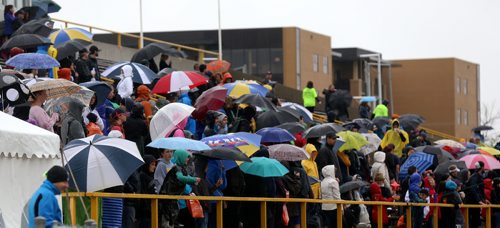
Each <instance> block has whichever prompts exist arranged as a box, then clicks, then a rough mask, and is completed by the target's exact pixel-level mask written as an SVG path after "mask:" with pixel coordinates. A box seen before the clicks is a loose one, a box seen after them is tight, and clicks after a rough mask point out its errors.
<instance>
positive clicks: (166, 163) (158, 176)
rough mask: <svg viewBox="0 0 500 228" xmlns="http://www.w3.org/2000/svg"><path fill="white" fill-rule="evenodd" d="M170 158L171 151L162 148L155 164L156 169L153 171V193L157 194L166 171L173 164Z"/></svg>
mask: <svg viewBox="0 0 500 228" xmlns="http://www.w3.org/2000/svg"><path fill="white" fill-rule="evenodd" d="M170 159H172V151H171V150H163V151H162V152H161V154H160V159H158V163H157V165H156V170H155V173H154V185H155V193H156V194H158V193H159V192H160V188H161V186H162V185H163V181H164V180H165V177H166V176H167V173H168V172H169V171H170V169H172V167H174V164H173V163H172V162H171V161H170Z"/></svg>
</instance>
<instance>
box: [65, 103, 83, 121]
mask: <svg viewBox="0 0 500 228" xmlns="http://www.w3.org/2000/svg"><path fill="white" fill-rule="evenodd" d="M84 108H85V105H84V104H83V103H82V102H80V101H79V100H76V99H71V101H70V102H69V103H68V115H70V116H72V117H73V118H75V119H76V120H78V121H82V120H83V118H82V113H83V109H84Z"/></svg>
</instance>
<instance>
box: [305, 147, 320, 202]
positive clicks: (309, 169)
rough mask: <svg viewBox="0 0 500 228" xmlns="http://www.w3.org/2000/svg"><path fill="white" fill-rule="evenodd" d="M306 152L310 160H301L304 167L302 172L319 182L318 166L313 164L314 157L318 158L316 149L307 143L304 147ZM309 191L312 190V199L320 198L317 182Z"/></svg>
mask: <svg viewBox="0 0 500 228" xmlns="http://www.w3.org/2000/svg"><path fill="white" fill-rule="evenodd" d="M306 152H307V153H308V154H309V155H310V158H309V159H307V160H302V167H304V170H305V171H306V173H307V176H310V177H312V178H315V179H318V180H319V171H318V165H317V164H316V162H315V160H316V157H317V156H318V151H317V150H316V147H315V146H314V145H313V144H310V143H308V144H307V145H306ZM311 190H312V193H313V196H314V199H319V197H320V196H321V195H320V190H321V186H320V183H319V182H318V183H313V184H311Z"/></svg>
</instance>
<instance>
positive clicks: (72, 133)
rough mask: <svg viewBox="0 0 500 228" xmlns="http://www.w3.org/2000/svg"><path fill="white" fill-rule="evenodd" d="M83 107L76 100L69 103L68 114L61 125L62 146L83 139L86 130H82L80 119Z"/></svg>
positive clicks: (81, 119)
mask: <svg viewBox="0 0 500 228" xmlns="http://www.w3.org/2000/svg"><path fill="white" fill-rule="evenodd" d="M84 107H85V105H84V104H83V103H82V102H80V101H78V100H72V101H70V102H69V104H68V109H69V110H68V113H67V114H66V116H65V117H64V119H63V121H62V124H61V140H62V144H63V145H66V144H67V143H69V142H70V141H71V140H74V139H81V138H85V129H86V128H84V125H83V117H82V113H83V108H84Z"/></svg>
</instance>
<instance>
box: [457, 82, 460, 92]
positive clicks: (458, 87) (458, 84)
mask: <svg viewBox="0 0 500 228" xmlns="http://www.w3.org/2000/svg"><path fill="white" fill-rule="evenodd" d="M457 93H458V94H460V78H457Z"/></svg>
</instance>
